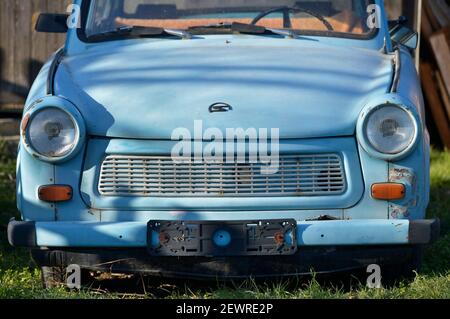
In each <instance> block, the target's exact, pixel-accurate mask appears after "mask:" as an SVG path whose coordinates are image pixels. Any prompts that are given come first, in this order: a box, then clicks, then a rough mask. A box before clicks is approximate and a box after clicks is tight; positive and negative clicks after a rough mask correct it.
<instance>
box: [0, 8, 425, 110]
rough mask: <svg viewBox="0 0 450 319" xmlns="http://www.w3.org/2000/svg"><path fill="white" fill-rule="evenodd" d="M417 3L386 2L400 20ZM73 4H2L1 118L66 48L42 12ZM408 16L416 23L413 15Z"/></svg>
mask: <svg viewBox="0 0 450 319" xmlns="http://www.w3.org/2000/svg"><path fill="white" fill-rule="evenodd" d="M417 1H418V0H415V1H413V0H386V3H387V5H388V9H389V11H390V12H391V13H392V17H397V16H398V15H399V14H400V13H405V11H411V8H414V7H415V6H414V3H416V2H417ZM70 2H71V1H70V0H0V115H1V113H2V112H4V110H5V109H16V110H20V108H21V107H22V105H23V102H24V99H25V97H26V95H27V93H28V90H29V88H30V85H31V83H32V82H33V80H34V78H35V76H36V74H37V72H39V70H40V68H41V66H42V63H43V62H45V61H46V60H47V59H48V57H49V56H50V55H51V53H52V52H54V51H55V50H56V49H57V48H58V47H60V46H61V45H62V44H63V41H64V35H58V34H43V33H36V32H35V31H34V21H35V20H36V17H37V15H38V14H39V13H40V12H59V13H63V12H65V11H66V10H65V9H66V8H67V5H68V4H69V3H70ZM408 8H409V9H408ZM407 9H408V10H407ZM406 14H408V12H406ZM408 15H410V18H412V20H415V19H414V17H411V15H412V14H411V13H409V14H408Z"/></svg>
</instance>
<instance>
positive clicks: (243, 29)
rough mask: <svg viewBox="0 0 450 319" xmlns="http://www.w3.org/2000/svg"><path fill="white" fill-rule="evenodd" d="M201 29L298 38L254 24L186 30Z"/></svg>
mask: <svg viewBox="0 0 450 319" xmlns="http://www.w3.org/2000/svg"><path fill="white" fill-rule="evenodd" d="M201 29H230V30H231V31H232V32H238V33H242V34H256V35H267V34H276V35H281V36H284V37H288V38H297V36H298V35H297V33H296V32H294V31H292V30H286V29H273V28H266V27H263V26H259V25H255V24H247V23H240V22H223V23H217V24H207V25H200V26H193V27H190V28H189V29H188V30H190V31H191V30H195V31H197V30H201Z"/></svg>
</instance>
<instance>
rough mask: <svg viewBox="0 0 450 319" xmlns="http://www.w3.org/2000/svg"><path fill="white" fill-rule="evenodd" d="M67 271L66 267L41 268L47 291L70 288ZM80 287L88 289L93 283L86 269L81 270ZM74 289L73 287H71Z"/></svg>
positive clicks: (43, 282) (43, 283)
mask: <svg viewBox="0 0 450 319" xmlns="http://www.w3.org/2000/svg"><path fill="white" fill-rule="evenodd" d="M67 279H68V276H67V269H66V268H65V267H61V266H56V267H48V266H43V267H41V280H42V285H43V286H44V288H45V289H50V288H59V287H69V284H68V282H67V281H68V280H67ZM79 279H80V282H79V284H80V287H87V286H88V285H89V284H90V283H91V282H92V277H91V275H90V273H89V271H87V270H86V269H81V273H80V278H79ZM69 288H73V287H69Z"/></svg>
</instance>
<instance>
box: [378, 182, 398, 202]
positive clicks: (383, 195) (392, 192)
mask: <svg viewBox="0 0 450 319" xmlns="http://www.w3.org/2000/svg"><path fill="white" fill-rule="evenodd" d="M405 192H406V190H405V185H403V184H397V183H380V184H373V185H372V197H373V198H375V199H379V200H398V199H402V198H404V197H405Z"/></svg>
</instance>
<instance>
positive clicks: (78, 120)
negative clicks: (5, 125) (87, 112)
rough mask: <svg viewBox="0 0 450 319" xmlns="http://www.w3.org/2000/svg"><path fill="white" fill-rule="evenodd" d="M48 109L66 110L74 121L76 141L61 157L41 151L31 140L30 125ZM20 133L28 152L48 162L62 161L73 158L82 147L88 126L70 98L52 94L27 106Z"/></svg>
mask: <svg viewBox="0 0 450 319" xmlns="http://www.w3.org/2000/svg"><path fill="white" fill-rule="evenodd" d="M46 109H57V110H59V111H62V112H64V113H65V114H66V115H67V116H69V118H70V120H71V121H72V122H73V124H74V127H75V130H76V132H75V136H76V137H75V141H74V143H73V145H74V146H73V147H72V149H71V150H70V152H68V153H67V154H64V155H63V156H60V157H50V156H46V155H44V154H41V153H39V152H38V151H37V150H36V149H35V148H34V146H33V144H32V143H31V142H30V141H29V135H28V133H29V127H30V124H31V122H32V120H33V118H34V117H35V116H36V115H37V114H39V113H40V112H42V111H44V110H46ZM20 135H21V140H22V145H23V146H24V147H25V149H26V150H27V152H28V153H29V154H31V155H32V156H33V157H35V158H37V159H39V160H42V161H44V162H48V163H62V162H65V161H68V160H70V159H71V158H73V157H74V156H75V155H76V154H77V153H78V152H79V151H80V149H81V147H82V146H83V144H84V141H85V136H86V127H85V124H84V119H83V117H82V116H81V114H80V112H79V111H78V109H77V108H76V107H75V106H74V105H73V104H72V103H71V102H69V101H68V100H65V99H63V98H60V97H56V96H51V97H46V98H43V99H39V100H38V101H36V102H35V103H33V104H32V105H31V106H30V107H28V108H26V112H25V114H24V116H23V118H22V123H21V129H20Z"/></svg>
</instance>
